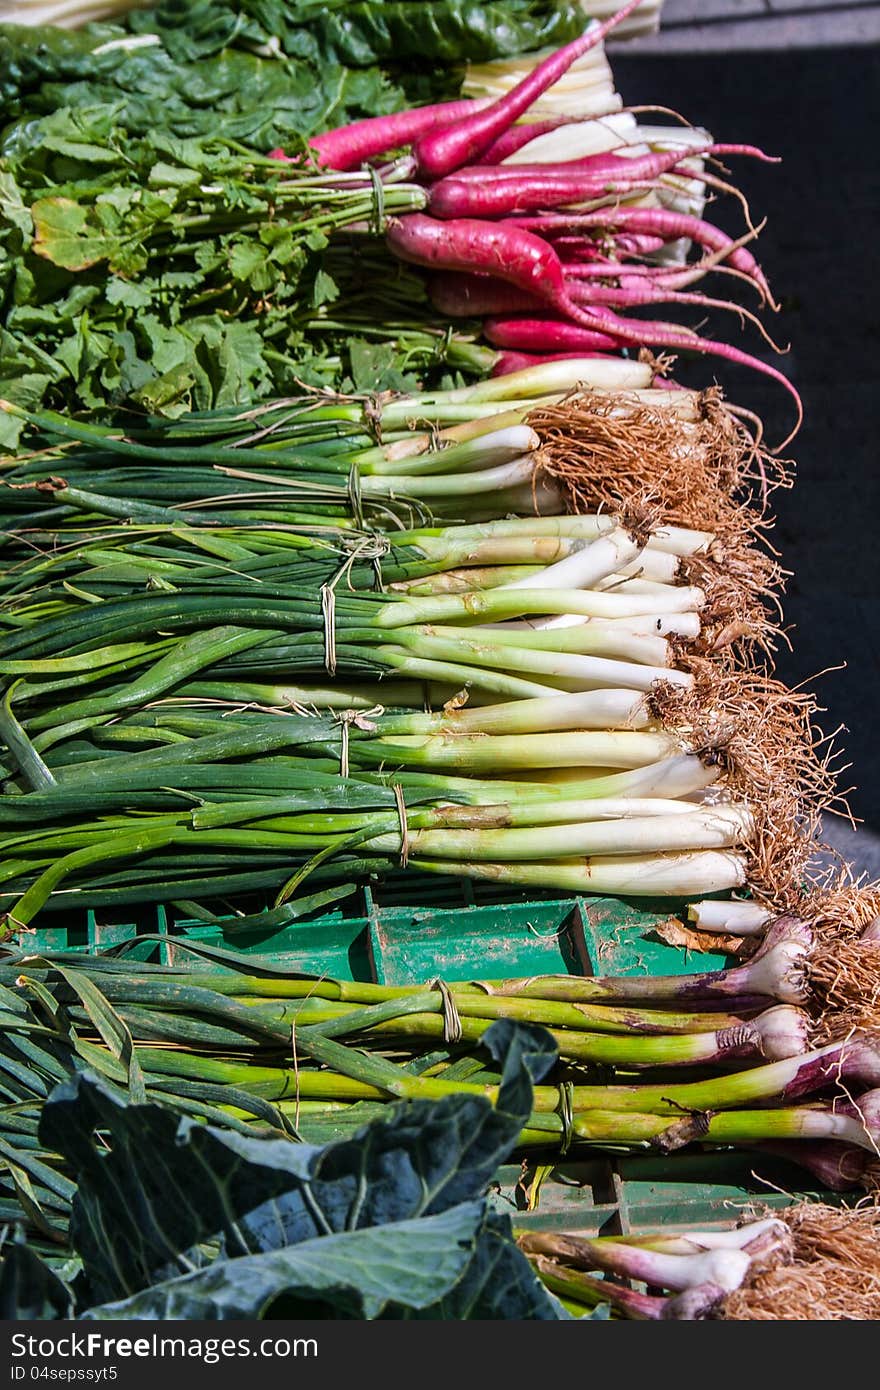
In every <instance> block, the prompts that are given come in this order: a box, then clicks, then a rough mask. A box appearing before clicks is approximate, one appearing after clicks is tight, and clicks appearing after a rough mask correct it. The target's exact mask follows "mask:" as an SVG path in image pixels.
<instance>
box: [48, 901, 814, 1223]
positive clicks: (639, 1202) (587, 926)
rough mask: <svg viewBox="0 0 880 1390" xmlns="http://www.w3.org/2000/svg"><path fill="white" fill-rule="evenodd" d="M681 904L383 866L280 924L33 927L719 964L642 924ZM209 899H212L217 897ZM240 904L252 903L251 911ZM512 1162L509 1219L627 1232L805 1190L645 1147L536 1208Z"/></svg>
mask: <svg viewBox="0 0 880 1390" xmlns="http://www.w3.org/2000/svg"><path fill="white" fill-rule="evenodd" d="M683 906H684V905H683V904H682V903H671V902H670V901H669V900H668V899H663V900H662V901H661V900H656V901H650V900H646V899H620V898H600V897H595V898H594V897H560V896H559V895H557V894H553V893H545V894H543V895H541V896H533V897H526V896H525V895H524V894H523V893H522V891H520V890H517V889H509V890H501V891H499V890H498V888H497V887H496V886H495V885H492V884H487V883H480V882H472V881H470V880H467V879H454V878H448V879H442V878H441V879H437V878H417V877H414V876H413V875H402V874H392V875H389V877H388V878H387V879H385V880H383V881H382V882H381V883H376V884H374V885H372V886H370V887H364V888H361V889H359V890H358V892H357V893H355V894H352V895H351V897H349V898H347V899H344V900H342V901H341V902H340V903H338V904H335V905H333V906H332V907H330V908H329V909H327V910H325V911H323V912H321V913H319V914H314V915H312V916H311V917H309V918H307V919H305V920H302V921H297V922H295V923H293V924H291V925H289V926H286V927H284V928H282V929H281V930H275V931H271V932H268V931H267V932H261V931H260V930H258V929H255V928H251V929H249V930H247V931H241V930H237V929H236V918H235V916H234V915H233V914H232V913H229V915H228V916H226V917H224V918H222V919H221V920H220V921H218V922H217V923H212V924H206V923H205V922H203V921H201V920H198V919H196V918H193V917H187V916H186V915H185V909H181V908H175V907H173V906H159V907H145V908H144V909H142V910H140V911H138V912H137V913H132V912H131V911H130V910H129V912H128V914H127V915H125V914H123V915H122V916H114V914H113V913H111V912H110V911H108V910H103V909H97V910H94V909H90V910H88V911H87V912H84V913H82V914H81V915H80V916H79V917H78V918H74V917H72V916H71V915H70V914H64V916H63V924H62V919H61V914H57V920H58V925H56V914H51V913H50V914H48V915H45V916H44V917H43V918H42V919H40V920H41V923H46V924H47V925H41V926H40V927H39V928H38V929H37V930H36V931H34V932H33V933H31V934H30V936H29V938H28V940H29V944H30V945H31V946H32V947H33V948H34V949H35V950H40V949H45V950H47V951H48V950H75V951H84V952H86V951H99V950H106V949H108V948H109V947H111V946H114V945H118V944H120V943H121V942H123V941H134V942H138V943H139V944H137V945H135V946H134V947H133V948H132V949H133V951H134V953H135V954H136V955H137V956H138V957H139V958H141V959H154V960H159V961H162V962H163V963H165V964H174V963H177V964H185V963H188V962H192V959H193V957H192V955H191V954H190V953H189V952H187V951H186V950H185V949H184V946H185V943H186V942H187V941H192V942H202V943H204V944H206V945H210V946H220V947H226V948H230V949H233V950H236V951H239V952H242V953H245V954H253V955H254V956H255V957H261V958H263V959H266V960H270V961H275V962H283V963H284V964H286V965H289V966H291V967H293V968H299V969H302V970H304V971H316V972H320V973H322V974H327V975H331V976H335V977H338V978H344V979H357V980H375V981H376V982H378V983H386V984H415V983H420V982H423V981H427V980H432V979H435V978H437V977H438V976H439V977H440V978H442V979H446V980H450V981H454V980H466V979H476V978H484V979H485V978H493V977H495V978H497V977H499V976H528V975H538V974H545V973H554V974H560V973H561V974H571V975H599V974H602V975H610V974H634V973H641V974H647V975H662V974H676V973H679V974H681V973H686V972H690V973H693V972H696V971H703V970H714V969H721V968H722V967H723V966H724V965H725V964H726V963H727V958H726V957H725V956H724V955H723V954H721V953H718V954H706V953H688V952H684V951H682V950H680V949H678V948H675V947H671V946H667V945H665V944H664V943H663V942H662V941H660V940H658V939H656V938H653V937H652V931H653V929H654V928H655V927H657V926H658V925H659V924H660V923H661V922H663V921H665V920H666V919H667V918H668V917H669V916H670V915H678V914H680V913H681V911H682V909H683ZM214 907H215V908H216V904H215V905H214ZM250 910H252V911H253V910H256V909H253V908H251V909H250ZM521 1176H522V1169H521V1167H519V1166H517V1165H509V1166H507V1167H505V1168H503V1169H501V1170H500V1171H499V1173H498V1174H497V1189H498V1190H497V1195H496V1200H497V1201H498V1203H499V1204H500V1205H501V1206H502V1208H503V1209H505V1210H507V1211H509V1212H511V1214H513V1215H514V1217H515V1220H516V1223H517V1225H519V1226H536V1227H540V1228H543V1229H551V1228H552V1229H559V1230H570V1231H578V1232H581V1233H584V1234H618V1235H620V1234H626V1233H627V1232H639V1231H648V1230H656V1229H659V1228H662V1227H669V1228H670V1229H684V1228H685V1227H688V1226H690V1227H691V1228H694V1227H711V1226H729V1225H731V1224H733V1223H734V1222H735V1221H736V1219H737V1218H738V1217H739V1216H740V1214H742V1213H744V1212H748V1211H749V1210H750V1209H754V1208H755V1207H763V1206H770V1207H779V1206H784V1205H787V1204H788V1202H789V1201H791V1200H794V1199H796V1198H797V1197H798V1196H802V1195H806V1194H807V1193H808V1192H809V1193H810V1195H812V1196H814V1197H816V1196H820V1197H821V1198H822V1200H823V1201H828V1202H836V1201H839V1200H840V1199H839V1198H838V1197H837V1196H836V1195H835V1194H832V1193H827V1192H822V1193H818V1192H816V1191H815V1190H813V1191H810V1189H809V1188H808V1186H806V1184H808V1181H809V1179H808V1176H807V1175H806V1174H805V1172H804V1170H802V1169H799V1168H797V1167H796V1166H795V1165H793V1164H788V1163H786V1162H784V1161H783V1160H780V1159H775V1158H770V1157H765V1156H763V1155H762V1156H760V1158H759V1157H758V1156H757V1155H755V1154H750V1153H742V1154H740V1153H736V1152H730V1151H723V1150H719V1151H718V1152H715V1153H712V1152H707V1153H697V1154H692V1153H682V1154H676V1155H675V1156H674V1157H665V1156H660V1155H656V1154H652V1153H649V1152H646V1153H644V1154H630V1155H627V1156H622V1157H615V1156H612V1155H601V1154H599V1155H597V1156H596V1157H591V1158H587V1159H579V1160H578V1161H576V1162H571V1161H568V1160H562V1161H561V1162H560V1163H559V1164H558V1166H557V1167H556V1169H555V1172H554V1174H553V1177H552V1178H551V1179H550V1180H549V1181H547V1182H545V1183H544V1185H543V1187H542V1189H541V1193H540V1199H539V1203H538V1206H537V1209H536V1210H534V1211H527V1210H525V1209H524V1196H523V1192H522V1188H521V1187H520V1186H519V1182H520V1178H521Z"/></svg>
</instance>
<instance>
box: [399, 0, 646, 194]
mask: <svg viewBox="0 0 880 1390" xmlns="http://www.w3.org/2000/svg"><path fill="white" fill-rule="evenodd" d="M640 4H641V0H628V3H627V4H626V5H624V6H623V8H622V9H620V10H618V11H617V14H615V15H612V16H611V18H610V19H606V20H605V22H604V24H598V25H595V26H593V27H591V28H589V29H587V31H586V33H584V34H582V35H581V36H580V38H578V39H574V40H573V42H572V43H569V44H566V46H565V47H564V48H560V49H558V50H557V52H556V53H552V54H551V55H550V57H549V58H545V59H544V61H543V62H542V63H539V64H538V66H537V67H536V68H533V69H532V71H531V72H530V73H529V74H528V75H527V76H526V77H524V78H523V80H522V81H521V82H518V83H517V85H516V86H515V87H514V88H512V90H511V91H509V92H506V93H505V94H504V96H503V97H500V98H499V99H498V101H495V102H493V103H492V105H491V106H487V107H486V109H485V110H483V111H478V112H476V114H474V115H472V116H466V117H464V119H463V120H461V121H459V122H458V123H457V124H456V125H455V126H453V127H451V128H450V129H447V130H439V131H436V132H434V133H429V134H427V135H424V136H422V138H421V139H420V140H418V141H417V142H416V145H415V155H416V160H417V162H418V167H419V170H420V171H421V173H422V174H424V175H425V176H426V177H427V178H431V179H439V178H442V177H443V176H444V174H448V173H450V172H451V171H452V170H453V169H457V168H459V166H460V165H462V164H472V163H474V161H475V160H477V159H479V158H480V156H481V155H482V154H484V153H485V152H486V150H487V149H488V148H489V146H490V145H491V144H492V142H493V141H494V140H497V139H498V138H499V137H500V136H501V135H503V134H504V132H505V131H506V130H508V129H509V128H510V126H512V125H513V123H514V121H517V120H519V118H520V116H522V115H524V114H525V112H526V111H528V109H529V107H530V106H532V105H533V104H534V103H535V102H536V101H537V100H538V98H539V97H540V96H542V95H543V93H544V92H546V90H547V88H548V87H552V85H553V83H554V82H558V81H559V78H560V77H562V76H564V74H565V73H566V72H568V69H569V68H570V67H571V65H572V63H575V62H576V61H577V59H578V58H580V57H582V56H583V54H584V53H587V52H589V50H590V49H591V48H595V47H596V45H597V44H599V43H601V42H602V40H603V39H604V38H605V36H606V34H609V33H610V32H611V30H612V29H614V28H615V27H616V25H618V24H620V23H621V22H622V21H623V20H624V19H626V17H627V16H628V15H630V14H632V12H633V10H635V9H636V8H637V7H638V6H639V5H640Z"/></svg>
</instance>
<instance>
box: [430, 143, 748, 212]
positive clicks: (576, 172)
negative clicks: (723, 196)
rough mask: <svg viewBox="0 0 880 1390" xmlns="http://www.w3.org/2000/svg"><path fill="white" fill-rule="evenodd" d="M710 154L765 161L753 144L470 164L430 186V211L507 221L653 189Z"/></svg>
mask: <svg viewBox="0 0 880 1390" xmlns="http://www.w3.org/2000/svg"><path fill="white" fill-rule="evenodd" d="M712 153H735V154H752V155H755V156H757V157H758V158H761V159H766V158H767V156H766V155H764V154H763V153H762V151H761V150H758V149H756V148H755V147H754V146H753V145H698V146H694V145H691V146H690V147H681V146H680V147H679V148H678V149H676V150H662V151H658V152H657V153H654V154H645V155H634V156H632V157H627V156H622V155H613V154H601V155H588V156H587V157H586V158H584V159H570V160H566V161H565V162H564V163H559V164H506V165H500V166H499V165H493V166H491V167H490V166H488V165H480V164H469V165H467V166H466V167H465V168H463V169H457V170H456V171H455V173H454V174H450V175H449V176H448V177H447V178H445V179H440V181H439V182H438V183H435V184H434V185H433V187H432V188H431V189H430V191H429V194H428V206H429V208H430V210H431V212H432V213H433V215H434V216H435V217H509V216H511V215H514V214H516V213H518V212H528V211H529V210H531V209H537V208H553V207H564V206H565V205H566V204H569V203H580V202H584V201H586V200H587V199H589V198H596V197H601V196H603V195H605V194H607V193H611V192H622V191H625V190H626V189H631V188H636V187H640V186H646V187H651V186H652V185H653V184H655V183H656V182H657V180H658V179H660V178H662V177H663V175H664V174H668V173H670V172H671V171H673V170H675V169H677V168H678V166H679V165H680V164H681V163H683V162H684V161H685V160H687V159H693V158H695V157H698V156H701V155H705V154H712ZM686 172H687V171H686ZM692 177H693V178H695V179H699V178H700V175H699V174H697V173H694V174H693V175H692ZM727 187H728V185H725V188H727Z"/></svg>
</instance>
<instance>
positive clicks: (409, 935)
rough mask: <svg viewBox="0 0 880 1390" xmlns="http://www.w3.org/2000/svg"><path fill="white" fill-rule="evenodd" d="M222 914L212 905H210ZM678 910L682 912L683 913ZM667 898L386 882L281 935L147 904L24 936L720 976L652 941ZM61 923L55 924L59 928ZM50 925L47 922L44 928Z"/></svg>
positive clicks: (541, 970)
mask: <svg viewBox="0 0 880 1390" xmlns="http://www.w3.org/2000/svg"><path fill="white" fill-rule="evenodd" d="M215 906H216V905H215ZM678 906H679V907H681V905H678ZM674 907H675V905H670V902H669V900H668V899H664V900H662V901H660V900H657V901H652V900H648V899H623V898H600V897H596V898H593V897H570V896H569V897H560V896H559V895H558V894H552V893H546V894H543V895H541V896H536V897H526V896H525V895H524V894H523V893H522V892H521V891H518V890H516V889H511V890H509V891H506V892H503V891H502V892H499V891H498V890H497V889H496V888H495V886H494V885H491V884H482V883H473V882H471V881H470V880H467V879H455V878H448V879H436V878H432V879H421V878H420V879H414V878H413V877H411V876H410V877H404V876H403V875H394V874H392V875H389V877H388V878H387V879H385V880H383V881H382V882H381V883H379V884H375V885H373V886H368V887H363V888H361V889H358V891H357V892H356V893H353V894H352V895H351V896H350V897H349V898H346V899H343V900H342V901H341V902H340V903H338V904H335V905H333V906H332V907H331V908H329V909H327V910H325V911H323V912H321V913H319V914H314V915H312V916H311V917H308V918H305V919H302V920H298V921H296V922H294V923H292V924H290V925H288V926H285V927H283V928H281V929H275V930H271V931H268V930H267V931H261V930H260V929H259V928H255V927H250V928H248V929H247V930H241V929H238V928H237V926H236V917H235V915H234V914H233V913H232V912H229V911H228V910H227V913H226V915H224V916H222V917H220V918H219V920H218V921H217V922H212V923H205V922H204V921H201V920H199V919H197V918H195V917H191V916H187V915H185V913H186V909H185V908H178V907H174V906H168V905H165V906H155V907H154V906H149V907H145V908H144V909H142V910H141V911H139V912H137V913H133V912H131V910H130V909H129V910H128V911H127V912H126V913H125V914H124V915H122V916H118V915H115V914H114V913H112V912H111V911H109V910H105V909H88V910H87V911H85V912H83V913H81V914H77V915H72V914H70V913H65V914H63V916H62V915H61V914H60V913H59V914H53V913H49V914H46V915H44V916H43V917H41V918H40V919H38V920H39V923H40V925H39V926H38V928H37V929H36V930H35V931H33V932H31V933H29V935H28V938H27V940H28V943H29V945H31V946H33V948H34V949H36V950H46V951H50V950H54V951H58V950H73V951H83V952H94V951H102V950H107V949H109V948H110V947H112V946H118V945H120V944H121V943H122V942H126V941H131V942H135V943H138V944H136V945H135V946H133V947H132V950H133V951H134V953H135V954H136V955H137V956H138V957H139V958H140V959H154V960H159V961H162V962H163V963H165V964H171V963H181V964H182V963H184V962H186V961H191V960H192V956H191V955H190V954H189V953H188V952H187V951H186V950H185V949H181V947H182V946H183V944H184V943H185V942H187V941H192V942H201V943H204V944H205V945H209V946H220V947H225V948H228V949H232V950H235V951H239V952H241V953H243V954H247V955H250V954H253V955H254V956H259V957H262V958H263V959H266V960H270V961H275V962H284V964H285V965H289V966H291V967H293V968H298V969H302V970H305V971H310V970H315V971H320V972H321V973H323V974H327V975H333V976H337V977H340V978H344V979H357V980H375V981H377V982H379V983H382V984H414V983H419V982H421V981H424V980H428V979H434V978H435V977H437V976H440V977H442V978H443V979H448V980H466V979H473V978H475V977H480V978H492V977H498V976H525V975H537V974H547V973H554V974H571V975H600V974H601V975H609V974H627V973H631V972H632V973H634V972H639V973H643V974H650V975H661V974H673V973H681V972H683V971H698V970H713V969H720V968H721V967H722V966H723V965H724V963H725V959H726V958H725V957H724V956H723V955H721V954H714V955H708V954H687V953H684V952H682V951H680V950H678V949H677V948H674V947H670V946H666V945H664V944H663V942H661V941H659V940H656V939H652V937H651V932H652V929H653V928H654V927H656V926H657V925H658V924H659V923H661V922H663V921H665V920H666V919H667V918H668V917H669V915H670V913H671V912H672V911H674ZM56 922H57V925H56ZM44 924H45V925H44Z"/></svg>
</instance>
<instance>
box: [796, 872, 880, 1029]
mask: <svg viewBox="0 0 880 1390" xmlns="http://www.w3.org/2000/svg"><path fill="white" fill-rule="evenodd" d="M797 910H798V915H799V916H800V917H801V918H802V919H803V920H804V921H806V922H808V923H809V925H810V928H811V930H812V932H813V935H814V945H813V948H812V950H811V951H810V955H809V958H808V960H807V961H806V966H805V968H806V971H807V981H808V985H809V989H810V995H811V1001H812V1007H813V1012H814V1014H815V1017H816V1024H815V1035H814V1036H815V1041H816V1043H817V1044H821V1043H825V1042H832V1041H837V1040H838V1039H840V1038H842V1037H846V1036H847V1035H848V1034H849V1033H851V1032H852V1031H853V1030H854V1029H857V1028H858V1029H861V1028H869V1029H876V1028H878V1027H880V925H878V924H880V882H874V883H870V882H866V881H865V876H864V875H858V876H856V875H854V874H853V871H852V868H851V867H850V866H849V865H848V864H842V865H839V866H837V867H835V868H833V869H830V870H826V871H825V873H824V875H822V876H821V877H820V878H819V879H818V880H817V881H816V882H814V883H813V884H812V885H807V886H806V888H805V891H804V894H803V898H802V901H801V904H800V906H799V907H798V909H797ZM867 928H871V929H872V930H871V933H870V935H869V938H868V939H863V938H864V933H865V931H866V929H867Z"/></svg>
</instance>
